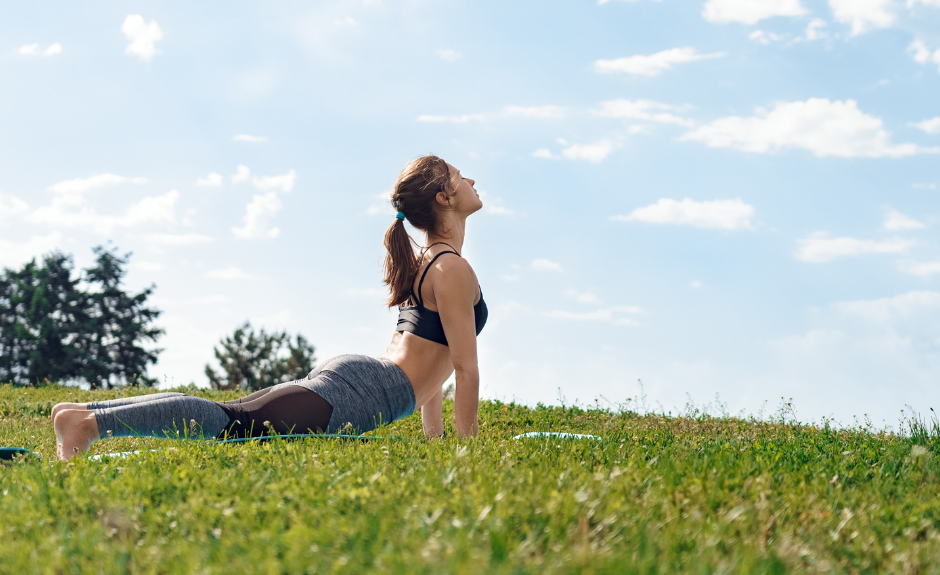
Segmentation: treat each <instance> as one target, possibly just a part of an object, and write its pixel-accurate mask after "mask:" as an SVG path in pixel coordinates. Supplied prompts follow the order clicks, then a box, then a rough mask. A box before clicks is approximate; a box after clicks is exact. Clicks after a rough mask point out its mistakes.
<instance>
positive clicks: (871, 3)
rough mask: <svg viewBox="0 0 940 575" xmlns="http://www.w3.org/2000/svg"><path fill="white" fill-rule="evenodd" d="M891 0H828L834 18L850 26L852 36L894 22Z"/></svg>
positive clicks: (885, 26) (884, 26)
mask: <svg viewBox="0 0 940 575" xmlns="http://www.w3.org/2000/svg"><path fill="white" fill-rule="evenodd" d="M892 5H893V0H829V7H830V8H831V9H832V15H833V16H834V17H835V19H836V20H838V21H839V22H842V23H843V24H849V25H851V26H852V36H857V35H859V34H864V33H865V32H868V31H869V30H873V29H875V28H887V27H888V26H891V25H892V24H894V12H893V11H892Z"/></svg>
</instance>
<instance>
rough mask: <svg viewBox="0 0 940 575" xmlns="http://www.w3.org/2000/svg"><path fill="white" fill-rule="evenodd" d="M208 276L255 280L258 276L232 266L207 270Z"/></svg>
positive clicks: (222, 278)
mask: <svg viewBox="0 0 940 575" xmlns="http://www.w3.org/2000/svg"><path fill="white" fill-rule="evenodd" d="M206 277H207V278H209V279H214V280H253V279H257V277H255V276H253V275H251V274H250V273H248V272H246V271H244V270H242V269H241V268H238V267H235V266H230V267H227V268H222V269H218V270H209V271H207V272H206Z"/></svg>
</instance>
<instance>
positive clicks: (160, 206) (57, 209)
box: [27, 190, 180, 234]
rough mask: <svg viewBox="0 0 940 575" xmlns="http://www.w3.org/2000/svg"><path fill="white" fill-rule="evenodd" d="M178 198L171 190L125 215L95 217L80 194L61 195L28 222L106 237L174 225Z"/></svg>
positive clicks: (145, 198)
mask: <svg viewBox="0 0 940 575" xmlns="http://www.w3.org/2000/svg"><path fill="white" fill-rule="evenodd" d="M179 198H180V194H179V192H178V191H176V190H170V191H169V192H167V193H165V194H163V195H162V196H147V197H144V198H143V199H141V200H140V201H139V202H137V203H135V204H132V205H131V206H130V207H129V208H127V211H126V212H125V213H124V215H120V216H113V215H102V214H99V213H97V212H96V211H95V210H94V209H93V208H92V207H91V206H89V205H88V202H87V200H86V198H84V197H83V196H81V195H80V194H60V195H57V196H55V197H53V199H52V203H51V204H49V205H46V206H40V207H38V208H36V210H35V211H33V213H32V214H30V215H29V216H28V217H27V220H29V221H30V222H33V223H36V224H42V225H48V226H52V227H56V228H71V229H80V230H87V231H91V232H95V233H99V234H108V233H111V232H112V231H113V230H114V229H116V228H132V227H137V226H140V225H144V224H158V223H173V222H174V221H176V204H177V203H178V202H179Z"/></svg>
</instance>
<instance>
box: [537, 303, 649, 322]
mask: <svg viewBox="0 0 940 575" xmlns="http://www.w3.org/2000/svg"><path fill="white" fill-rule="evenodd" d="M641 313H643V309H642V308H639V307H635V306H617V307H609V308H605V309H599V310H595V311H589V312H571V311H562V310H552V311H548V312H544V313H543V314H542V315H544V316H546V317H551V318H556V319H567V320H573V321H602V322H609V323H614V324H618V325H636V323H637V322H636V320H634V319H633V318H631V317H627V315H628V314H629V315H636V314H641Z"/></svg>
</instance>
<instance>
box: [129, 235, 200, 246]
mask: <svg viewBox="0 0 940 575" xmlns="http://www.w3.org/2000/svg"><path fill="white" fill-rule="evenodd" d="M144 239H145V240H146V241H147V243H151V244H157V245H161V246H170V247H179V246H194V245H198V244H208V243H210V242H214V241H215V239H214V238H212V237H210V236H206V235H203V234H149V235H147V236H145V237H144Z"/></svg>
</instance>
